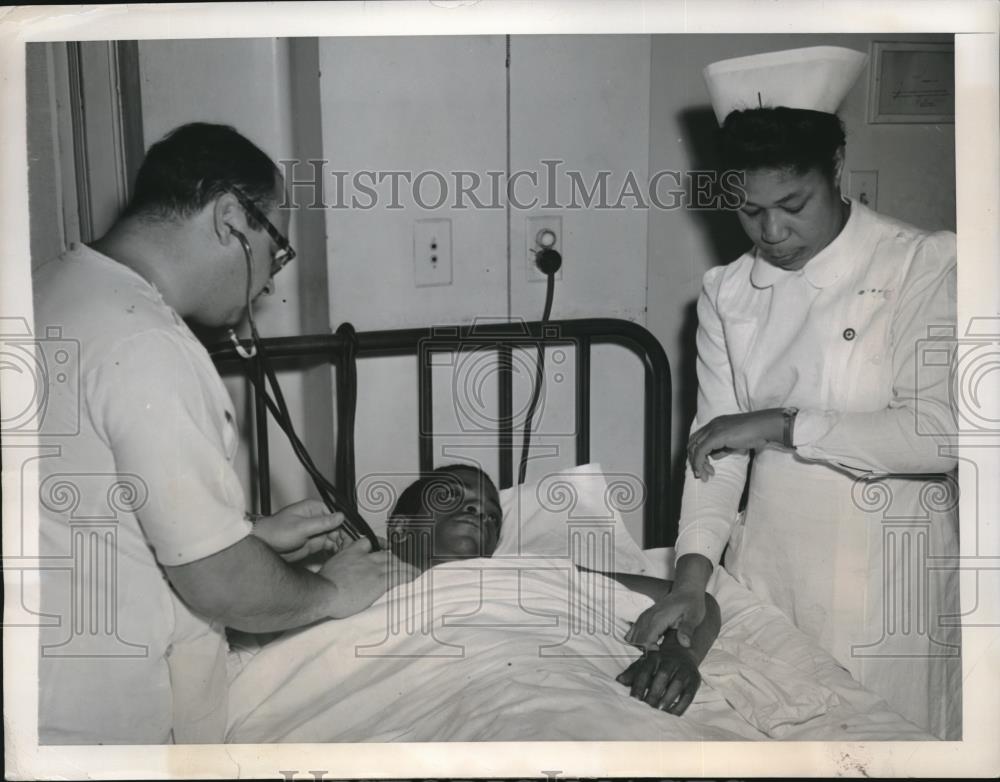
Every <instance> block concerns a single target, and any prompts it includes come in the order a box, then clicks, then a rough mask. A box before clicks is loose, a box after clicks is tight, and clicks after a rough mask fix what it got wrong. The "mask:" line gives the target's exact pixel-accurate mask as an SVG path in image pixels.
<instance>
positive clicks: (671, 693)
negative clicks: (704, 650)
mask: <svg viewBox="0 0 1000 782" xmlns="http://www.w3.org/2000/svg"><path fill="white" fill-rule="evenodd" d="M617 681H618V682H620V683H621V684H624V685H625V686H626V687H630V688H631V693H630V694H631V696H632V697H633V698H638V699H639V700H641V701H645V702H646V703H648V704H649V705H650V706H652V707H653V708H654V709H660V710H661V711H666V712H668V713H670V714H675V715H677V716H678V717H679V716H680V715H682V714H683V713H684V712H685V711H687V707H688V706H690V705H691V701H693V700H694V696H695V694H696V693H697V692H698V688H699V687H700V686H701V674H700V673H698V659H697V657H696V656H695V654H694V652H692V651H691V650H690V649H686V648H684V647H683V646H680V645H679V644H677V642H676V640H674V639H669V640H665V641H664V642H663V644H661V645H660V648H659V649H654V650H652V651H649V650H647V651H645V652H643V655H642V657H640V658H639V659H638V660H636V661H635V662H634V663H632V664H631V665H630V666H629V667H628V668H626V669H625V670H624V671H622V672H621V673H620V674H618V677H617Z"/></svg>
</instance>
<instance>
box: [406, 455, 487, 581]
mask: <svg viewBox="0 0 1000 782" xmlns="http://www.w3.org/2000/svg"><path fill="white" fill-rule="evenodd" d="M418 487H419V488H420V490H421V502H420V505H421V507H422V508H423V511H422V512H421V513H420V514H417V515H416V516H414V517H409V516H406V515H404V516H402V517H401V518H400V521H399V522H398V523H397V524H396V526H395V530H396V534H394V535H393V536H391V538H390V541H391V546H392V548H393V550H394V552H395V553H396V554H397V555H398V556H399V557H401V558H402V559H404V560H406V561H408V562H410V563H411V564H413V565H416V566H418V567H420V568H424V567H428V566H429V565H433V564H438V563H441V562H448V561H451V560H456V559H471V558H473V557H489V556H492V555H493V552H494V551H496V547H497V542H498V541H499V539H500V524H501V511H500V497H499V495H498V494H497V490H496V488H495V487H494V486H493V483H492V481H490V479H489V478H488V477H486V475H485V474H483V473H481V472H479V471H478V470H476V469H474V468H471V467H470V468H458V469H448V470H438V471H436V472H435V473H434V474H433V475H432V476H431V477H430V478H429V479H424V480H422V481H418V483H417V484H415V485H413V486H411V487H409V489H407V492H410V491H414V490H416V489H417V488H418ZM428 527H430V530H429V531H430V535H429V538H430V539H429V540H428V536H427V530H428ZM428 549H429V550H428Z"/></svg>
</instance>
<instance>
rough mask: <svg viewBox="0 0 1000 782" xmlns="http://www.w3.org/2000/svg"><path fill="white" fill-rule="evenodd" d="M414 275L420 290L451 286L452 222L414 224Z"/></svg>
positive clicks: (430, 221)
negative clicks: (435, 286)
mask: <svg viewBox="0 0 1000 782" xmlns="http://www.w3.org/2000/svg"><path fill="white" fill-rule="evenodd" d="M413 275H414V278H415V280H416V285H417V287H418V288H423V287H425V286H429V285H451V220H448V219H447V218H444V219H438V218H435V219H431V220H417V221H416V222H415V223H414V224H413Z"/></svg>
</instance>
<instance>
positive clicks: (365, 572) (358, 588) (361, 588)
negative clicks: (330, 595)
mask: <svg viewBox="0 0 1000 782" xmlns="http://www.w3.org/2000/svg"><path fill="white" fill-rule="evenodd" d="M371 548H372V544H371V543H370V542H369V540H368V538H359V539H358V540H355V541H354V542H353V543H351V544H350V545H349V546H347V547H346V548H345V549H344V550H343V551H340V552H338V553H337V554H334V555H333V556H332V557H330V559H328V560H327V561H326V562H325V563H324V564H323V567H322V568H321V569H320V571H319V575H321V576H323V578H325V579H327V580H328V581H332V582H333V584H334V585H335V586H336V587H337V596H336V598H335V603H334V605H333V606H331V608H330V613H329V615H330V616H331V617H333V618H334V619H343V618H344V617H346V616H351V615H353V614H356V613H358V611H362V610H364V609H365V608H367V607H368V606H370V605H371V604H372V603H374V602H375V601H376V600H378V599H379V598H380V597H381V596H382V595H383V594H385V592H386V591H388V589H389V588H390V587H392V586H396V584H399V583H402V582H405V581H412V580H413V579H414V578H416V576H417V575H418V574H419V571H418V570H417V569H416V568H415V567H413V566H412V565H409V564H407V563H406V562H403V561H402V560H401V559H399V558H398V557H397V556H395V555H394V554H393V553H391V552H390V551H388V550H386V549H383V550H381V551H375V552H372V550H371Z"/></svg>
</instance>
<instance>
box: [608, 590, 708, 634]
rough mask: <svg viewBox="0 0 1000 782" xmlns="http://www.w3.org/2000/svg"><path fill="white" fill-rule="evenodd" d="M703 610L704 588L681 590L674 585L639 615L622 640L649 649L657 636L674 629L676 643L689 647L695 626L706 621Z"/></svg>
mask: <svg viewBox="0 0 1000 782" xmlns="http://www.w3.org/2000/svg"><path fill="white" fill-rule="evenodd" d="M705 612H706V607H705V591H704V590H696V589H682V588H678V587H677V585H676V584H675V585H674V589H673V591H672V592H671V593H670V594H669V595H667V596H666V597H665V598H663V599H662V600H658V601H657V602H656V603H655V604H653V605H651V606H650V607H649V608H647V609H646V610H645V611H643V612H642V613H641V614H639V618H638V619H636V620H635V623H634V624H633V625H632V627H631V628H630V629H629V631H628V632H627V633H626V634H625V642H626V643H630V644H635V645H636V646H641V647H642V648H643V649H645V650H646V651H649V650H651V649H656V647H657V644H658V643H659V640H660V637H661V636H663V635H664V634H665V633H666V632H667V631H668V630H670V629H671V628H674V629H676V630H677V639H676V643H677V644H678V645H679V646H682V647H685V648H690V646H691V639H692V637H693V635H694V629H695V628H696V627H697V626H698V625H700V624H701V623H702V622H703V621H704V620H705Z"/></svg>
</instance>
